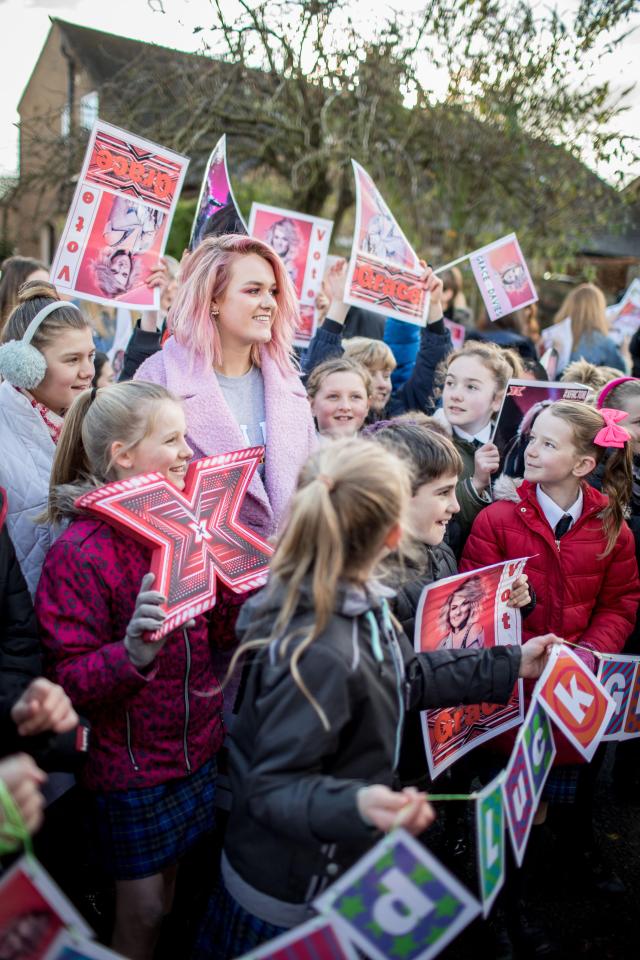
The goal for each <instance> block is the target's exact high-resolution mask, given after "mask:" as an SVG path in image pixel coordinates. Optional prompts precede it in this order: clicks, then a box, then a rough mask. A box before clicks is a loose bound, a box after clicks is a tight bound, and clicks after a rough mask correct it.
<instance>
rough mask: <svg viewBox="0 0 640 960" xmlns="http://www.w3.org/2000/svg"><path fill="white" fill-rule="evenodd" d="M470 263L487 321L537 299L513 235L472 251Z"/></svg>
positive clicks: (498, 317) (527, 269)
mask: <svg viewBox="0 0 640 960" xmlns="http://www.w3.org/2000/svg"><path fill="white" fill-rule="evenodd" d="M469 262H470V263H471V269H472V270H473V275H474V277H475V279H476V283H477V284H478V289H479V290H480V294H481V296H482V299H483V300H484V305H485V307H486V309H487V314H488V316H489V319H490V320H499V319H500V317H504V316H506V315H507V314H509V313H513V311H514V310H521V309H522V308H523V307H527V306H529V304H530V303H535V302H536V300H537V299H538V294H537V293H536V288H535V287H534V285H533V280H532V279H531V275H530V274H529V268H528V267H527V264H526V261H525V259H524V257H523V255H522V251H521V249H520V245H519V243H518V240H517V238H516V235H515V233H510V234H509V235H508V236H506V237H502V239H500V240H496V241H494V243H489V244H487V246H486V247H481V248H480V249H479V250H474V252H473V253H472V254H470V255H469Z"/></svg>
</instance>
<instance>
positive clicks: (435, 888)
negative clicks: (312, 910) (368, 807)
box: [314, 830, 480, 960]
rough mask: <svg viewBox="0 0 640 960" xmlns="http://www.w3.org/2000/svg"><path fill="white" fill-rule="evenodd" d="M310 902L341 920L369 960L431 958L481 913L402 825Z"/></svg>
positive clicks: (468, 896)
mask: <svg viewBox="0 0 640 960" xmlns="http://www.w3.org/2000/svg"><path fill="white" fill-rule="evenodd" d="M314 906H315V907H316V909H317V910H318V911H319V912H320V913H324V914H326V915H327V916H328V917H330V918H331V919H334V918H335V919H336V920H337V921H338V922H340V923H342V924H343V925H344V927H345V930H346V932H347V936H348V937H349V938H350V939H351V940H352V941H353V943H354V944H355V945H356V946H357V947H358V948H359V949H360V950H362V951H363V952H364V953H365V954H366V956H367V957H372V958H373V960H389V958H390V957H402V958H403V960H429V958H430V957H435V956H436V955H437V954H438V953H440V951H441V950H442V949H443V948H444V947H445V946H446V945H447V944H448V943H450V942H451V941H452V940H453V938H454V937H455V936H456V935H457V934H458V933H459V932H460V931H461V930H462V929H463V928H464V927H466V926H467V924H468V923H470V922H471V921H472V920H473V919H474V918H475V917H476V916H477V915H478V914H479V913H480V904H479V903H478V902H477V901H476V900H475V899H474V898H473V897H472V896H471V894H470V893H468V891H467V890H465V889H464V887H463V886H462V885H461V884H460V883H459V882H458V880H456V878H455V877H454V876H452V874H450V873H449V871H448V870H446V869H445V868H444V867H443V866H442V864H440V863H439V862H438V861H437V860H436V859H435V857H433V856H432V855H431V854H430V853H429V852H428V850H426V849H425V848H424V847H422V846H421V845H420V844H419V843H417V842H416V841H415V840H414V839H413V837H410V836H409V834H408V833H406V832H405V831H404V830H395V831H394V832H393V833H392V834H390V835H389V836H386V837H384V838H383V839H382V840H381V841H380V842H379V843H377V844H376V846H375V847H374V848H373V849H372V850H370V851H369V853H367V854H366V855H365V856H364V857H363V858H362V859H361V860H359V861H358V863H356V864H355V866H353V867H352V868H351V869H350V870H348V871H347V872H346V873H345V874H344V876H342V877H341V878H340V880H338V882H337V883H335V884H334V885H333V886H331V887H329V889H328V890H326V891H325V892H324V893H323V894H322V895H321V896H320V897H318V899H317V900H316V901H315V903H314Z"/></svg>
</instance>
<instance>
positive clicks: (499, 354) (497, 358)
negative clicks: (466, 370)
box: [438, 340, 524, 394]
mask: <svg viewBox="0 0 640 960" xmlns="http://www.w3.org/2000/svg"><path fill="white" fill-rule="evenodd" d="M459 357H475V358H476V359H477V360H479V361H480V363H481V364H482V365H483V366H484V367H486V368H487V370H489V372H490V373H491V375H492V377H493V378H494V380H495V381H496V394H498V393H503V392H504V391H505V390H506V388H507V383H508V382H509V380H512V379H519V378H520V377H521V376H522V374H523V372H524V370H523V367H522V361H521V359H520V357H519V356H518V354H517V353H515V351H513V350H503V349H502V348H501V347H499V346H497V344H495V343H490V342H483V341H479V340H467V341H466V342H465V343H464V345H463V346H462V347H460V349H459V350H454V351H453V352H452V353H450V354H449V356H448V357H446V358H445V360H444V361H443V362H442V363H441V364H440V366H439V368H438V381H439V384H440V386H442V384H443V383H444V381H445V379H446V375H447V371H448V370H449V367H450V366H451V364H452V363H453V362H454V360H458V359H459Z"/></svg>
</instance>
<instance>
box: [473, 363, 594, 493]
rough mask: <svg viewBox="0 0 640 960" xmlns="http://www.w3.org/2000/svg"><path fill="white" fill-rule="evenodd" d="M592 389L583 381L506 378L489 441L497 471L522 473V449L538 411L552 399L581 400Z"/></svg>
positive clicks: (585, 399) (519, 475)
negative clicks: (496, 454)
mask: <svg viewBox="0 0 640 960" xmlns="http://www.w3.org/2000/svg"><path fill="white" fill-rule="evenodd" d="M592 393H593V390H592V389H591V387H587V386H585V384H584V383H560V382H558V383H550V382H549V381H548V380H509V383H508V384H507V389H506V390H505V392H504V397H503V399H502V406H501V407H500V412H499V413H498V417H497V419H496V425H495V427H494V430H493V437H492V441H493V443H495V445H496V446H497V448H498V450H499V451H500V471H499V472H500V473H505V474H506V475H507V476H509V477H523V476H524V452H525V450H526V448H527V444H528V443H529V436H530V434H531V429H532V427H533V425H534V423H535V421H536V418H537V417H538V414H540V413H542V411H543V410H544V409H545V408H546V407H548V406H549V405H550V404H552V403H555V402H556V400H576V401H578V402H580V403H585V402H586V401H587V400H589V398H590V397H591V394H592Z"/></svg>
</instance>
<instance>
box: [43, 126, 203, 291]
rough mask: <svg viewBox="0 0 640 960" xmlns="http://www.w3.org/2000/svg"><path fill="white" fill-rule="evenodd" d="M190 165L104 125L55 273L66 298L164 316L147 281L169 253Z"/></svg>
mask: <svg viewBox="0 0 640 960" xmlns="http://www.w3.org/2000/svg"><path fill="white" fill-rule="evenodd" d="M188 165H189V161H188V159H187V158H186V157H182V156H180V155H179V154H177V153H173V152H172V151H170V150H166V149H165V148H164V147H160V146H158V145H157V144H155V143H151V141H149V140H145V139H143V138H142V137H137V136H134V134H131V133H128V132H127V131H126V130H120V129H119V128H118V127H113V126H111V124H108V123H104V122H103V121H102V120H98V121H97V122H96V124H95V126H94V128H93V130H92V132H91V136H90V138H89V143H88V146H87V152H86V154H85V159H84V163H83V166H82V171H81V173H80V177H79V179H78V185H77V187H76V191H75V194H74V198H73V202H72V204H71V208H70V210H69V213H68V215H67V222H66V224H65V227H64V230H63V231H62V235H61V237H60V243H59V245H58V249H57V251H56V255H55V258H54V261H53V265H52V267H51V282H52V283H53V284H54V285H55V286H56V288H57V289H58V290H59V292H60V293H63V294H67V295H69V296H71V297H77V298H78V299H80V300H90V301H93V302H95V303H103V304H106V305H107V306H120V307H125V308H128V309H130V310H157V309H158V306H159V302H160V293H159V288H157V287H156V288H155V289H154V290H150V289H149V288H148V287H147V285H146V279H147V277H148V276H149V274H150V273H151V271H152V270H153V268H154V267H155V265H156V264H157V262H158V260H159V258H160V257H161V256H162V254H163V253H164V248H165V245H166V242H167V237H168V236H169V229H170V227H171V221H172V219H173V214H174V212H175V208H176V205H177V202H178V197H179V196H180V190H181V188H182V183H183V180H184V175H185V173H186V170H187V167H188Z"/></svg>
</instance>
